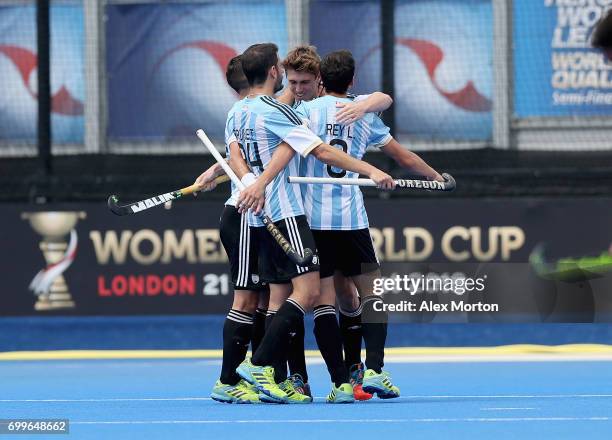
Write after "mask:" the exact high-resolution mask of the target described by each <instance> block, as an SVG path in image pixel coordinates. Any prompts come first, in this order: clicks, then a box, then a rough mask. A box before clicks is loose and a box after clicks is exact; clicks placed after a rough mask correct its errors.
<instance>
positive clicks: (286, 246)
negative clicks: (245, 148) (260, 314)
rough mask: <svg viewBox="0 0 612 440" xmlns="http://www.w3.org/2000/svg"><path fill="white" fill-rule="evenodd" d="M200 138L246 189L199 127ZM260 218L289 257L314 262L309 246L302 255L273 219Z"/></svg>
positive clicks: (241, 188) (240, 186)
mask: <svg viewBox="0 0 612 440" xmlns="http://www.w3.org/2000/svg"><path fill="white" fill-rule="evenodd" d="M196 134H197V136H198V138H200V140H201V141H202V143H203V144H204V145H205V146H206V148H207V149H208V151H209V152H210V154H212V155H213V157H214V158H215V160H216V161H217V162H218V163H219V165H221V167H222V168H223V170H224V171H225V172H226V174H227V175H228V176H229V177H230V179H231V180H232V182H234V184H235V185H236V186H237V187H238V189H239V190H240V191H242V190H244V189H245V186H244V184H243V183H242V182H241V181H240V179H239V178H238V176H237V175H236V173H234V171H233V170H232V169H231V168H230V166H229V165H228V164H227V162H225V160H224V159H223V158H222V157H221V155H220V154H219V152H218V151H217V149H216V148H215V146H214V145H213V144H212V142H211V141H210V139H208V136H206V133H204V130H202V129H199V130H198V131H196ZM260 218H261V220H262V221H263V224H264V225H265V226H266V229H267V231H268V232H269V233H270V235H272V237H273V238H274V240H275V241H276V242H277V243H278V245H279V246H280V247H281V249H282V250H283V251H284V252H285V254H287V257H289V259H290V260H291V262H293V263H294V264H297V265H298V266H308V265H309V264H310V263H311V262H312V257H313V253H312V251H311V250H310V249H309V248H306V249H304V255H300V254H299V253H298V252H297V251H296V250H295V249H293V247H292V246H291V244H290V243H289V242H288V241H287V239H286V238H285V237H283V234H282V233H281V231H280V230H279V229H278V228H277V227H276V225H275V224H274V223H273V222H272V219H271V218H270V217H268V216H267V215H265V214H263V213H262V214H260Z"/></svg>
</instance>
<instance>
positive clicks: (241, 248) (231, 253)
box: [219, 205, 267, 290]
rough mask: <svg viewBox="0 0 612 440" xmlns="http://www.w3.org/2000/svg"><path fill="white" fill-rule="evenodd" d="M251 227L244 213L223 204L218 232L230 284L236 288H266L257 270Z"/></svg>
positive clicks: (255, 250)
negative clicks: (226, 260)
mask: <svg viewBox="0 0 612 440" xmlns="http://www.w3.org/2000/svg"><path fill="white" fill-rule="evenodd" d="M253 229H254V228H250V227H249V222H248V221H247V216H246V215H241V214H240V213H239V212H238V210H237V209H236V208H234V207H233V206H229V205H227V206H225V209H223V213H222V214H221V224H220V226H219V233H220V236H221V243H223V247H224V248H225V252H226V253H227V257H228V259H229V263H230V270H231V273H232V285H233V286H234V289H237V290H263V289H266V288H267V286H266V285H265V283H262V281H261V279H260V277H259V273H258V271H257V266H258V258H257V246H256V244H255V240H253Z"/></svg>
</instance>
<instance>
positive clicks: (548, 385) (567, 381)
mask: <svg viewBox="0 0 612 440" xmlns="http://www.w3.org/2000/svg"><path fill="white" fill-rule="evenodd" d="M219 368H220V362H219V361H216V360H202V359H193V360H192V359H183V360H97V361H93V360H88V361H9V362H0V378H1V390H2V391H1V393H2V395H1V396H0V418H2V419H10V418H68V419H70V435H69V436H68V438H75V439H111V438H113V439H124V438H126V439H127V438H130V439H143V438H146V439H147V440H153V439H170V438H178V439H195V438H215V437H216V438H217V439H219V440H220V439H247V438H249V439H251V438H255V439H260V438H272V437H271V436H275V437H274V438H288V437H287V436H288V435H292V436H295V437H292V438H296V439H302V438H323V437H324V436H325V437H327V438H336V437H330V435H333V436H338V435H341V436H342V437H346V438H357V437H363V436H367V437H363V438H372V436H381V437H383V438H418V439H427V438H440V439H445V438H453V439H464V438H466V439H490V438H495V440H499V439H516V438H521V439H539V440H541V439H549V438H550V439H610V438H612V362H610V361H582V362H578V361H576V362H574V361H571V362H570V361H564V362H461V363H457V362H456V363H405V362H403V363H402V362H399V363H395V362H394V363H390V364H388V365H387V367H386V368H387V369H388V370H389V371H390V372H391V373H392V374H393V378H394V381H395V382H396V383H397V385H399V386H400V388H401V390H402V394H403V397H401V398H400V399H397V400H395V401H380V400H373V401H370V402H365V403H359V404H354V405H328V404H325V403H323V401H322V399H321V398H318V399H316V401H315V403H314V404H311V405H226V404H220V403H217V402H214V401H212V400H210V399H209V398H208V394H209V391H210V388H211V386H212V384H213V382H214V381H215V379H216V377H217V375H218V372H219ZM309 371H310V374H311V379H310V382H311V384H312V386H313V392H314V394H315V395H316V396H319V397H322V396H324V395H325V393H326V392H327V391H328V384H327V381H328V376H327V373H326V371H325V367H324V366H323V365H321V364H318V363H317V364H310V365H309ZM279 436H285V437H279ZM348 436H350V437H348ZM9 437H10V438H20V439H26V438H33V439H41V438H45V437H47V436H41V435H36V436H26V435H20V436H18V437H13V436H8V437H7V438H9ZM49 438H56V439H57V438H66V437H63V436H52V437H49Z"/></svg>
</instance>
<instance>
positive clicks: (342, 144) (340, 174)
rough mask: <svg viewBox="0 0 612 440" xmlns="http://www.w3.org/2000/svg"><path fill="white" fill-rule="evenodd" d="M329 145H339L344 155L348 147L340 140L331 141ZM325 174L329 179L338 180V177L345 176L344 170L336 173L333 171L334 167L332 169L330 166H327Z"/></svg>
mask: <svg viewBox="0 0 612 440" xmlns="http://www.w3.org/2000/svg"><path fill="white" fill-rule="evenodd" d="M329 145H331V146H332V147H333V146H335V145H340V146H341V147H342V151H344V152H345V153H346V152H347V151H348V145H347V144H346V142H344V141H343V140H342V139H332V140H331V142H330V143H329ZM327 174H329V177H335V178H337V179H339V178H340V177H344V176H346V170H341V171H340V172H336V171H334V167H332V166H331V165H327Z"/></svg>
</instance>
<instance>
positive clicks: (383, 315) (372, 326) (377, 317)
mask: <svg viewBox="0 0 612 440" xmlns="http://www.w3.org/2000/svg"><path fill="white" fill-rule="evenodd" d="M382 303H383V301H382V298H381V297H379V296H368V297H367V298H365V299H364V300H363V303H362V306H363V312H362V314H361V327H362V331H363V340H364V341H365V346H366V367H367V368H371V369H372V370H374V371H376V372H377V373H380V372H381V371H382V367H383V365H384V357H385V341H386V339H387V321H388V320H389V316H388V314H387V312H385V311H383V310H381V309H382ZM375 305H376V307H374V306H375ZM375 308H376V309H379V310H380V311H377V310H375Z"/></svg>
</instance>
